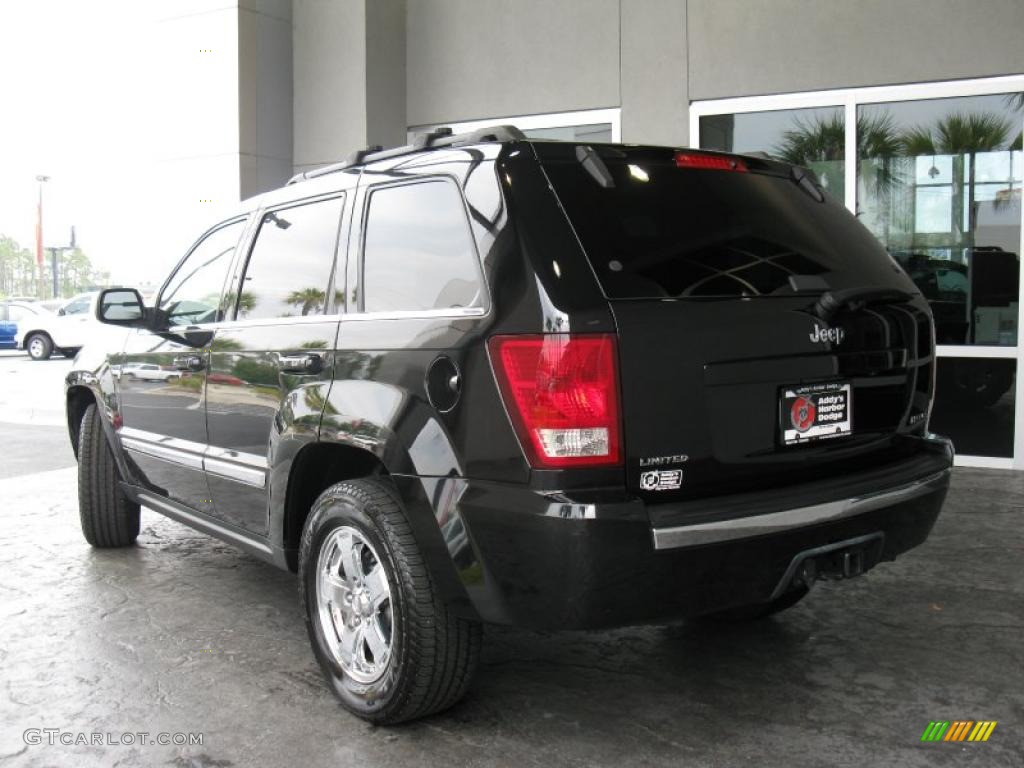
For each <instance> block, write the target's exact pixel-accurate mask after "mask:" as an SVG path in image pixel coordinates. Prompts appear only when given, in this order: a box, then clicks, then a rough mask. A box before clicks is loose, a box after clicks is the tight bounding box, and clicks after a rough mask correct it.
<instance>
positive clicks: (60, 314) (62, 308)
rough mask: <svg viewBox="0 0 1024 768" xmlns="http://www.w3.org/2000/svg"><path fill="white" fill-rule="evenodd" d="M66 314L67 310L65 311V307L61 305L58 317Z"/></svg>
mask: <svg viewBox="0 0 1024 768" xmlns="http://www.w3.org/2000/svg"><path fill="white" fill-rule="evenodd" d="M66 314H67V312H65V311H64V307H61V308H60V309H58V310H57V317H64V315H66Z"/></svg>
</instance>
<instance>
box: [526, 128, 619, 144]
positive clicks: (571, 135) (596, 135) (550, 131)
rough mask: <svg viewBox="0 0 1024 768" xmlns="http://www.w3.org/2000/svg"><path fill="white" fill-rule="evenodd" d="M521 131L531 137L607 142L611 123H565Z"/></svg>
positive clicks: (609, 139)
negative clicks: (555, 126) (563, 124)
mask: <svg viewBox="0 0 1024 768" xmlns="http://www.w3.org/2000/svg"><path fill="white" fill-rule="evenodd" d="M523 133H525V134H526V135H527V137H528V138H531V139H555V140H557V141H592V142H594V143H595V144H607V143H609V142H611V140H612V124H611V123H595V124H593V125H566V126H560V127H558V128H526V129H524V130H523Z"/></svg>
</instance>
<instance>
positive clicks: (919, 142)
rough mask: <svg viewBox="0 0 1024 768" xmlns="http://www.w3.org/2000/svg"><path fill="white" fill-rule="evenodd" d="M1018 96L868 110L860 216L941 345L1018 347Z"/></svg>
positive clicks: (864, 112) (861, 112) (1023, 107)
mask: <svg viewBox="0 0 1024 768" xmlns="http://www.w3.org/2000/svg"><path fill="white" fill-rule="evenodd" d="M1022 118H1024V99H1021V97H1020V94H1005V95H990V96H966V97H957V98H946V99H928V100H919V101H903V102H887V103H878V104H863V105H860V106H859V107H858V108H857V126H858V132H860V130H861V128H862V126H869V127H870V130H871V131H872V132H873V135H872V136H871V137H870V138H868V137H866V136H865V137H863V138H862V137H860V136H858V141H857V145H858V157H857V215H858V216H859V217H860V219H861V221H862V222H863V223H864V224H865V225H866V226H867V227H868V228H869V229H870V230H871V231H872V232H873V233H874V234H875V235H876V236H877V237H878V238H879V239H880V240H881V241H882V243H883V244H884V245H885V246H886V248H888V250H889V252H890V253H891V254H892V255H893V257H894V258H895V259H896V260H897V261H898V262H900V264H901V265H902V266H903V267H904V269H906V270H907V272H908V273H909V274H910V276H911V278H912V279H913V280H914V282H915V283H917V285H918V287H919V288H920V289H921V291H922V293H924V295H925V297H926V298H927V299H928V301H929V303H930V304H931V306H932V310H933V312H934V314H935V322H936V336H937V339H938V343H939V344H981V345H999V346H1015V345H1016V344H1017V341H1018V339H1017V336H1018V328H1017V317H1018V311H1017V309H1018V301H1019V294H1020V255H1019V250H1020V242H1021V239H1020V238H1021V224H1020V222H1021V185H1022V181H1024V180H1022V176H1021V171H1022V168H1024V163H1022V160H1021V154H1022V153H1021V126H1022Z"/></svg>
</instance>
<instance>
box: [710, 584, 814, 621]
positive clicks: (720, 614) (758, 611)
mask: <svg viewBox="0 0 1024 768" xmlns="http://www.w3.org/2000/svg"><path fill="white" fill-rule="evenodd" d="M810 591H811V590H810V588H809V587H807V586H799V587H794V588H793V589H791V590H789V591H788V592H784V593H783V594H781V595H779V596H778V597H777V598H775V599H774V600H770V601H769V602H767V603H754V604H753V605H739V606H736V607H735V608H727V609H726V610H724V611H717V612H715V613H708V614H705V615H704V616H701V618H702V619H707V620H709V621H721V622H727V623H735V622H743V621H758V620H759V619H766V618H768V617H769V616H773V615H774V614H776V613H781V612H782V611H784V610H786V609H787V608H792V607H793V606H794V605H796V604H797V603H799V602H800V601H801V600H803V599H804V598H805V597H807V594H808V593H809V592H810Z"/></svg>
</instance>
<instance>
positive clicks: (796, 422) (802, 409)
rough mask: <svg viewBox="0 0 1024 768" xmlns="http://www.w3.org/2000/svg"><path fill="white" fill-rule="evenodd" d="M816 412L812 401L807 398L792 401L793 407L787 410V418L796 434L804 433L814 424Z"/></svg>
mask: <svg viewBox="0 0 1024 768" xmlns="http://www.w3.org/2000/svg"><path fill="white" fill-rule="evenodd" d="M817 412H818V409H817V408H815V407H814V401H813V400H811V399H810V398H809V397H798V398H797V399H796V400H794V401H793V407H792V408H790V409H789V417H790V419H791V420H792V422H793V427H794V428H795V429H796V431H797V432H806V431H807V430H808V429H810V428H811V425H813V424H814V418H815V416H817V415H818V413H817Z"/></svg>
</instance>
